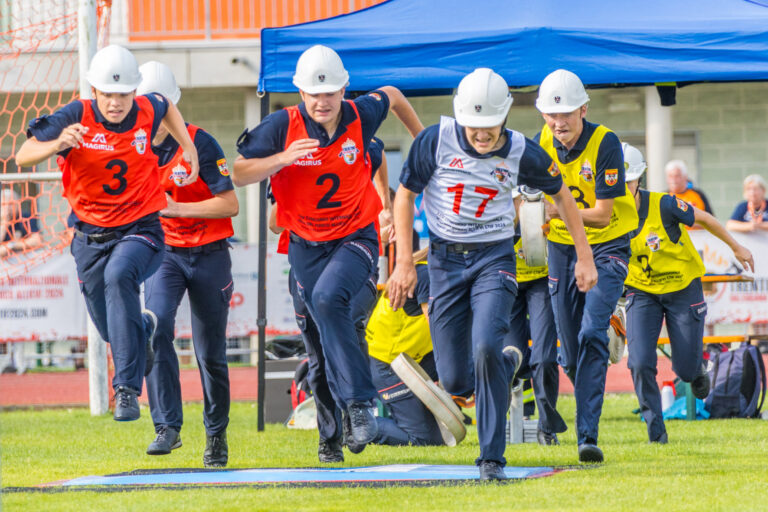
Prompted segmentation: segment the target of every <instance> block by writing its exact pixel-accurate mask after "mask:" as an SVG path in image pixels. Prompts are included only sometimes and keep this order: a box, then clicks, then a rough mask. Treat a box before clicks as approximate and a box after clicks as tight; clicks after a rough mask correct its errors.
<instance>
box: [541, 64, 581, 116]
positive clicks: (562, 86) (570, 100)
mask: <svg viewBox="0 0 768 512" xmlns="http://www.w3.org/2000/svg"><path fill="white" fill-rule="evenodd" d="M588 101H589V96H587V91H586V90H585V89H584V84H583V83H581V79H580V78H579V77H578V76H576V74H575V73H571V72H570V71H568V70H566V69H558V70H556V71H553V72H551V73H550V74H548V75H547V77H546V78H545V79H544V80H543V81H542V82H541V86H540V87H539V97H538V98H536V108H537V109H539V112H541V113H542V114H563V113H568V112H573V111H574V110H576V109H577V108H579V107H581V106H582V105H584V104H585V103H587V102H588Z"/></svg>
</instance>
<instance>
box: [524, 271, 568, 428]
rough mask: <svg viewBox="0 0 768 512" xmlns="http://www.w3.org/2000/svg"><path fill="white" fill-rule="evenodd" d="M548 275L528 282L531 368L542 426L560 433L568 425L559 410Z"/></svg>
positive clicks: (555, 341) (554, 330)
mask: <svg viewBox="0 0 768 512" xmlns="http://www.w3.org/2000/svg"><path fill="white" fill-rule="evenodd" d="M547 281H548V279H547V278H546V277H545V278H542V279H537V280H536V281H532V282H530V283H527V284H528V286H527V290H526V295H527V301H526V302H527V306H528V316H529V317H530V325H531V340H532V342H533V345H532V348H531V371H532V374H533V379H532V380H533V392H534V396H535V398H536V405H537V407H538V410H539V425H538V428H539V430H541V431H542V432H547V433H550V434H551V433H560V432H565V431H566V430H567V429H568V427H567V426H566V424H565V421H564V420H563V418H562V416H560V413H559V412H557V397H558V390H559V387H560V371H559V370H558V368H557V329H556V328H555V318H554V315H553V313H552V301H551V300H550V295H549V289H548V286H547V285H548V283H547Z"/></svg>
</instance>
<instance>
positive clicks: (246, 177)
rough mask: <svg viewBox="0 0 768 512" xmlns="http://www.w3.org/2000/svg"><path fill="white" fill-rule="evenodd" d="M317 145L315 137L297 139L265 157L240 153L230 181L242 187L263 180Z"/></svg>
mask: <svg viewBox="0 0 768 512" xmlns="http://www.w3.org/2000/svg"><path fill="white" fill-rule="evenodd" d="M319 145H320V141H318V140H317V139H298V140H295V141H293V142H292V143H291V144H290V145H289V146H288V149H286V150H285V151H281V152H280V153H275V154H274V155H271V156H268V157H265V158H244V157H243V156H242V155H240V156H238V157H237V158H236V159H235V166H234V168H233V169H232V183H234V184H235V185H237V186H238V187H244V186H245V185H250V184H251V183H258V182H260V181H264V180H265V179H267V178H269V177H270V176H272V175H273V174H275V173H276V172H277V171H279V170H280V169H282V168H283V167H286V166H288V165H292V164H293V163H294V162H296V160H298V159H300V158H304V157H305V156H307V155H308V154H310V153H311V152H312V151H314V150H315V148H317V147H318V146H319Z"/></svg>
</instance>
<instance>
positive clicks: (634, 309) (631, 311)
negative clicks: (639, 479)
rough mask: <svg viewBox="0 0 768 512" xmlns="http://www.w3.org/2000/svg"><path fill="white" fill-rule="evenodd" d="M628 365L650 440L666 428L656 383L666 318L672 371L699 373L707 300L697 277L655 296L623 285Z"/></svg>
mask: <svg viewBox="0 0 768 512" xmlns="http://www.w3.org/2000/svg"><path fill="white" fill-rule="evenodd" d="M626 308H627V347H628V350H629V356H628V359H627V366H628V367H629V369H630V371H631V372H632V381H633V382H634V384H635V393H636V394H637V400H638V401H639V402H640V413H641V414H642V415H643V418H644V419H645V423H646V426H647V428H648V439H649V440H651V441H656V440H657V439H659V437H661V435H662V434H664V432H666V428H665V427H664V418H663V416H662V410H661V393H660V392H659V385H658V383H657V382H656V374H657V371H656V363H657V356H656V345H657V342H658V340H659V333H660V332H661V324H662V322H663V321H664V320H665V319H666V323H667V332H668V333H669V343H670V349H671V351H672V369H673V370H674V371H675V373H676V374H677V375H678V377H680V379H681V380H683V381H685V382H691V381H692V380H693V379H694V378H696V376H697V375H698V373H699V372H700V371H701V365H702V361H703V345H702V339H703V336H704V320H705V317H706V315H707V303H706V302H704V293H703V292H702V288H701V279H698V278H697V279H694V280H693V281H691V283H690V284H689V285H688V286H687V287H685V288H683V289H682V290H679V291H676V292H672V293H662V294H659V295H655V294H652V293H648V292H644V291H641V290H638V289H635V288H632V287H628V289H627V303H626Z"/></svg>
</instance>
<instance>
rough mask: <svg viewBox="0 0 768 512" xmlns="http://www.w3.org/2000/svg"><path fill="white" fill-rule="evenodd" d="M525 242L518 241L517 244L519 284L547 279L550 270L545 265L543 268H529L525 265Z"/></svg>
mask: <svg viewBox="0 0 768 512" xmlns="http://www.w3.org/2000/svg"><path fill="white" fill-rule="evenodd" d="M522 249H523V241H522V239H520V240H518V241H517V243H516V244H515V257H516V258H517V282H518V283H525V282H528V281H535V280H536V279H541V278H542V277H547V275H548V274H549V268H548V267H547V266H546V265H544V266H542V267H529V266H528V265H526V263H525V256H524V255H523V250H522Z"/></svg>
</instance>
